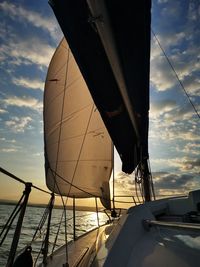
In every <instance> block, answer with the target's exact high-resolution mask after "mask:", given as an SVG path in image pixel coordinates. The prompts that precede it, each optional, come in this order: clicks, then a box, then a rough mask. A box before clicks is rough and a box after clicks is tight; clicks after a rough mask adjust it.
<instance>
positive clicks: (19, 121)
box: [5, 117, 32, 133]
mask: <svg viewBox="0 0 200 267" xmlns="http://www.w3.org/2000/svg"><path fill="white" fill-rule="evenodd" d="M31 121H32V119H31V117H21V118H18V117H12V119H11V120H9V121H6V122H5V124H6V126H7V127H8V128H10V129H11V131H13V132H14V133H22V132H25V130H26V129H28V128H29V127H30V122H31Z"/></svg>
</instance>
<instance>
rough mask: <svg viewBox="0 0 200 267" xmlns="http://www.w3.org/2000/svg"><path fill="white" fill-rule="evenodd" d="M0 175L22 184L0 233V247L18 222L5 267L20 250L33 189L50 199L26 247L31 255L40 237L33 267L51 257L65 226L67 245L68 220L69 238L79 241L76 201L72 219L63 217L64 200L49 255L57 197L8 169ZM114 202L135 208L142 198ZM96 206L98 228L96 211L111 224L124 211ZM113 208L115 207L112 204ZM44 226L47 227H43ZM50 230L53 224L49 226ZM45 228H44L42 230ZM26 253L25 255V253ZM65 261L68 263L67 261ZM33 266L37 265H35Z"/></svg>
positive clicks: (98, 221) (118, 197) (12, 262)
mask: <svg viewBox="0 0 200 267" xmlns="http://www.w3.org/2000/svg"><path fill="white" fill-rule="evenodd" d="M0 172H1V173H3V174H5V175H6V176H8V177H10V178H12V179H14V180H15V181H17V182H19V183H21V184H23V185H24V187H25V188H24V190H23V194H22V196H21V198H20V200H19V201H18V203H17V204H16V206H15V207H14V210H13V211H12V213H11V215H10V216H9V218H8V220H7V222H6V223H5V225H4V226H2V231H1V233H0V238H1V240H0V246H2V245H3V243H4V240H5V239H6V237H7V234H8V232H9V230H10V229H11V228H12V225H13V222H14V220H16V219H17V223H16V227H15V231H14V235H13V239H12V241H11V247H10V252H9V255H8V260H7V265H6V267H11V266H13V264H14V263H15V261H16V254H18V255H20V254H21V252H22V250H19V249H18V243H19V239H20V234H21V230H22V224H23V219H24V216H25V212H26V207H27V206H28V205H29V203H28V201H29V196H30V193H31V190H32V189H35V190H39V191H40V192H42V193H44V194H48V195H49V197H50V200H49V203H48V204H47V205H46V208H45V210H44V213H43V215H42V217H41V220H40V222H39V224H38V226H37V229H36V231H35V233H34V235H33V237H32V240H31V241H30V242H29V243H28V244H27V248H28V250H27V251H28V252H31V250H30V249H29V248H30V247H31V245H32V244H33V243H34V242H36V240H37V239H38V238H39V237H40V236H43V241H42V247H41V249H40V251H39V253H38V255H37V257H36V259H35V264H36V262H37V261H38V259H39V257H40V259H41V254H42V258H43V260H42V261H43V263H44V264H45V263H46V260H47V256H48V255H49V254H53V252H54V249H55V247H56V245H57V239H58V235H59V232H60V229H61V226H62V227H63V225H64V227H65V238H66V240H65V243H67V234H69V233H67V230H66V225H67V222H68V221H70V220H71V221H72V222H73V223H72V225H73V227H72V229H73V232H72V233H71V235H72V239H73V240H76V239H77V238H78V235H77V230H76V220H77V219H78V218H79V217H80V216H79V215H77V214H76V212H75V210H76V203H75V198H74V199H73V216H72V217H70V218H67V217H66V210H65V203H64V201H63V200H62V201H63V213H62V215H61V218H60V222H59V223H57V224H56V225H57V232H56V237H55V240H54V242H53V244H52V250H51V253H49V244H50V243H51V242H50V240H49V236H50V224H51V217H52V209H53V207H54V200H55V197H58V195H56V194H53V193H51V192H49V191H46V190H44V189H42V188H40V187H38V186H36V185H34V184H32V183H29V182H25V181H24V180H22V179H21V178H19V177H17V176H15V175H14V174H12V173H10V172H8V171H7V170H5V169H3V168H1V167H0ZM122 198H125V199H127V198H130V199H131V201H126V200H122ZM114 201H115V203H116V204H118V205H119V206H120V205H123V204H124V205H126V204H131V205H137V204H139V203H141V201H142V199H139V198H138V199H137V198H136V197H134V196H132V195H130V196H125V195H116V196H115V199H114ZM95 203H96V211H95V213H96V221H97V227H99V226H100V220H99V212H100V211H104V212H105V214H106V215H107V216H108V221H107V222H111V221H112V220H113V219H115V218H116V217H117V218H119V217H120V215H121V212H122V210H123V208H117V207H116V208H115V209H114V208H112V210H111V212H110V211H109V212H108V211H106V210H102V209H101V210H100V207H98V205H97V198H95ZM113 207H114V205H113ZM83 216H91V214H85V215H81V217H83ZM45 227H46V228H45ZM51 227H52V224H51ZM44 228H45V229H44ZM27 251H26V252H27ZM66 262H67V260H66ZM34 266H36V265H34Z"/></svg>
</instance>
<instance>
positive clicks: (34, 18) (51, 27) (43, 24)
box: [0, 1, 60, 39]
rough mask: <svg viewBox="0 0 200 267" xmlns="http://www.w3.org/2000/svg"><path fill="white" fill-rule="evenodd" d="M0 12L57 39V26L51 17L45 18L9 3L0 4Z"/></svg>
mask: <svg viewBox="0 0 200 267" xmlns="http://www.w3.org/2000/svg"><path fill="white" fill-rule="evenodd" d="M0 7H1V10H2V11H4V12H5V13H6V14H8V15H9V16H10V18H11V19H13V20H16V19H17V20H18V21H22V22H24V21H25V22H26V23H27V22H28V23H30V24H32V25H33V26H35V27H37V28H42V29H43V30H45V31H47V32H49V33H50V35H51V36H52V37H53V38H56V39H57V37H58V32H60V30H59V27H58V24H57V23H56V22H55V19H53V18H51V17H45V16H44V15H42V14H39V13H37V12H34V11H30V10H27V9H25V8H23V7H21V6H18V5H15V4H13V3H9V2H6V1H4V2H2V3H0Z"/></svg>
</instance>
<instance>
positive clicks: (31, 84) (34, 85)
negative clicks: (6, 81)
mask: <svg viewBox="0 0 200 267" xmlns="http://www.w3.org/2000/svg"><path fill="white" fill-rule="evenodd" d="M12 82H13V83H14V84H15V85H17V86H22V87H25V88H28V89H39V90H43V89H44V82H43V81H41V80H38V79H29V78H25V77H20V78H13V79H12Z"/></svg>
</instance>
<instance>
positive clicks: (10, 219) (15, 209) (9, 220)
mask: <svg viewBox="0 0 200 267" xmlns="http://www.w3.org/2000/svg"><path fill="white" fill-rule="evenodd" d="M24 195H25V193H24V192H23V195H22V196H21V198H20V200H19V201H18V203H17V205H16V206H15V208H14V210H13V212H12V213H11V215H10V217H9V218H8V220H7V222H6V224H5V225H4V227H3V229H2V231H1V234H0V237H1V236H2V234H3V232H4V231H5V230H6V229H7V230H6V232H5V234H4V236H3V238H2V240H1V243H0V246H1V245H3V242H4V240H5V238H6V236H7V234H8V232H9V230H10V228H11V226H12V223H13V221H14V219H15V218H16V216H17V214H18V213H19V212H20V210H21V208H22V206H20V204H21V202H22V199H23V198H24ZM17 209H18V210H17Z"/></svg>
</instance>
